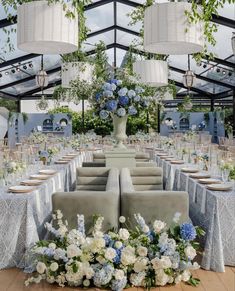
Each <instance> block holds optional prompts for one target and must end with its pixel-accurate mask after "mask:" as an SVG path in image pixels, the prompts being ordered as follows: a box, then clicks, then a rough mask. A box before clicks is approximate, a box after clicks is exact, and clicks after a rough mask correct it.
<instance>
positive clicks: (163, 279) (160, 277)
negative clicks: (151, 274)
mask: <svg viewBox="0 0 235 291" xmlns="http://www.w3.org/2000/svg"><path fill="white" fill-rule="evenodd" d="M155 274H156V279H155V280H156V285H158V286H165V285H166V284H167V283H168V280H169V276H168V275H167V274H166V273H165V272H164V270H163V269H159V270H157V271H156V273H155Z"/></svg>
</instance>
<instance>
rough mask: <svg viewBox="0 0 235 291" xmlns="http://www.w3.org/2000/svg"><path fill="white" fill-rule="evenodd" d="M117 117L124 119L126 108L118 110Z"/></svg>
mask: <svg viewBox="0 0 235 291" xmlns="http://www.w3.org/2000/svg"><path fill="white" fill-rule="evenodd" d="M117 115H118V116H120V117H123V116H125V115H126V109H125V108H119V109H118V110H117Z"/></svg>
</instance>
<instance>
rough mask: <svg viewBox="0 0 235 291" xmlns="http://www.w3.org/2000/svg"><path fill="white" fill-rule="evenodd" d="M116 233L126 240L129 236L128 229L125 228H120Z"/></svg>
mask: <svg viewBox="0 0 235 291" xmlns="http://www.w3.org/2000/svg"><path fill="white" fill-rule="evenodd" d="M118 234H119V237H120V239H122V240H128V238H129V236H130V233H129V231H128V230H127V229H125V228H120V229H119V232H118Z"/></svg>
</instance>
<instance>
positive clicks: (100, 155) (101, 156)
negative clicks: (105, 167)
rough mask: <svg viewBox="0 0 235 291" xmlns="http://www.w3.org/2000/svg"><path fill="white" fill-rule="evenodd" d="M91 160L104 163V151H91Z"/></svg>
mask: <svg viewBox="0 0 235 291" xmlns="http://www.w3.org/2000/svg"><path fill="white" fill-rule="evenodd" d="M93 162H95V163H105V155H104V153H93Z"/></svg>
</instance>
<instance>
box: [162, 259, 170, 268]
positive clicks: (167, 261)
mask: <svg viewBox="0 0 235 291" xmlns="http://www.w3.org/2000/svg"><path fill="white" fill-rule="evenodd" d="M161 264H162V268H163V269H168V268H170V267H171V266H172V263H171V260H170V258H169V257H167V256H162V257H161Z"/></svg>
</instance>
